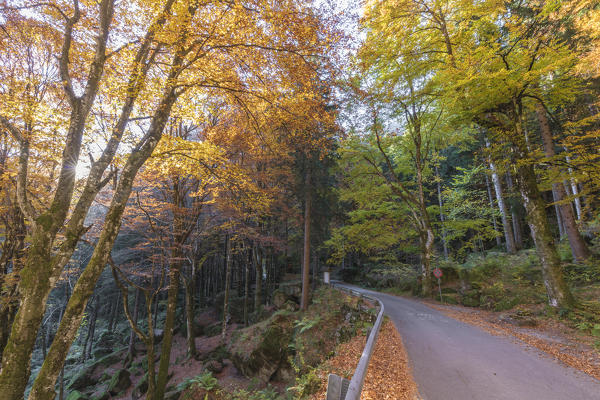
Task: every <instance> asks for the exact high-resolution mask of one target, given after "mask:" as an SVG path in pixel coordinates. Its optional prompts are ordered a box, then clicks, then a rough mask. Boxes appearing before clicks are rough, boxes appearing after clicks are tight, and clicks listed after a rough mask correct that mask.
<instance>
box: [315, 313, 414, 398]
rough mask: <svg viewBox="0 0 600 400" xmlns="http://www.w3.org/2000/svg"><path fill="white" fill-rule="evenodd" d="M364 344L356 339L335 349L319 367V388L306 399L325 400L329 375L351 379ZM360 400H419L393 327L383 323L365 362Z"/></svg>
mask: <svg viewBox="0 0 600 400" xmlns="http://www.w3.org/2000/svg"><path fill="white" fill-rule="evenodd" d="M365 342H366V337H365V336H364V335H358V336H356V337H354V338H353V339H351V340H350V341H349V342H346V343H342V344H341V345H339V346H338V348H337V349H336V354H335V355H334V356H333V357H332V358H330V359H329V360H327V361H326V362H325V363H324V364H322V365H321V366H320V367H319V373H318V375H319V378H320V379H321V387H320V389H319V391H318V392H317V393H315V394H313V395H312V396H311V397H310V400H321V399H324V398H325V396H326V393H327V377H328V375H329V374H330V373H332V374H336V375H339V376H342V377H344V378H347V379H350V378H351V377H352V374H353V373H354V369H355V368H356V365H357V364H358V361H359V359H360V356H361V354H362V351H363V348H364V346H365ZM361 398H362V399H365V400H416V399H419V397H418V393H417V386H416V384H415V381H414V379H413V376H412V372H411V370H410V366H409V362H408V357H407V355H406V351H405V350H404V345H403V344H402V338H401V337H400V334H399V333H398V331H397V330H396V328H395V327H394V324H393V323H392V322H391V321H389V320H387V319H386V321H385V322H384V324H383V326H382V327H381V332H380V333H379V336H378V338H377V344H376V345H375V351H374V353H373V356H372V357H371V360H370V362H369V368H368V370H367V376H366V378H365V383H364V386H363V391H362V395H361Z"/></svg>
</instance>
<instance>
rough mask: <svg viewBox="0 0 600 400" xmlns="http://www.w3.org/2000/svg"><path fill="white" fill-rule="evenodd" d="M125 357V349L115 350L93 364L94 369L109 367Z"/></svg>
mask: <svg viewBox="0 0 600 400" xmlns="http://www.w3.org/2000/svg"><path fill="white" fill-rule="evenodd" d="M122 359H123V349H121V350H118V351H115V352H113V353H110V354H107V355H105V356H102V357H101V358H100V359H99V360H98V361H95V362H94V363H93V364H92V367H93V368H94V370H95V369H96V368H98V367H108V366H110V365H113V364H116V363H118V362H119V361H121V360H122Z"/></svg>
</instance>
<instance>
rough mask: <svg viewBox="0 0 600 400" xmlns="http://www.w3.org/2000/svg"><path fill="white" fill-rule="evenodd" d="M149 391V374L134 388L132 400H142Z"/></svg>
mask: <svg viewBox="0 0 600 400" xmlns="http://www.w3.org/2000/svg"><path fill="white" fill-rule="evenodd" d="M147 391H148V374H145V375H144V377H143V378H142V379H140V381H139V382H138V383H137V385H135V387H134V388H133V392H132V393H131V398H132V399H133V400H137V399H140V398H142V397H143V396H144V394H146V392H147Z"/></svg>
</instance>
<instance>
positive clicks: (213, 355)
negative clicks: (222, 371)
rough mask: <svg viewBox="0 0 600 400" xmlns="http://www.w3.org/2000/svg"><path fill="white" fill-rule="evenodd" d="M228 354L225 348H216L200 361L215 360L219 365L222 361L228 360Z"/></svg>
mask: <svg viewBox="0 0 600 400" xmlns="http://www.w3.org/2000/svg"><path fill="white" fill-rule="evenodd" d="M229 356H230V354H229V351H228V350H227V347H226V346H222V345H221V346H217V347H216V348H215V349H214V350H211V351H210V352H208V353H207V354H206V355H204V356H203V357H202V361H204V362H207V361H210V360H216V361H219V362H220V363H222V362H223V360H224V359H226V358H229Z"/></svg>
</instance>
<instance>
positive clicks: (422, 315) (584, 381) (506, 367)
mask: <svg viewBox="0 0 600 400" xmlns="http://www.w3.org/2000/svg"><path fill="white" fill-rule="evenodd" d="M341 286H346V287H348V288H352V289H354V290H357V291H360V292H363V293H368V294H370V295H372V296H374V297H377V298H379V299H380V300H381V301H382V302H383V304H384V307H385V313H386V315H388V316H389V317H390V319H391V320H392V321H393V322H394V325H396V328H397V329H398V332H400V335H401V336H402V340H403V341H404V347H405V348H406V352H407V353H408V357H409V359H410V363H411V367H412V371H413V375H414V378H415V381H416V383H417V386H418V387H419V393H420V396H421V398H422V399H423V400H596V399H598V400H600V381H598V380H596V379H594V378H592V377H590V376H589V375H586V374H584V373H582V372H580V371H577V370H575V369H573V368H570V367H566V366H564V365H563V364H559V363H558V362H556V361H554V360H552V359H550V358H549V357H546V356H540V355H539V353H540V352H539V351H538V350H537V349H528V348H526V347H525V345H519V344H517V343H514V342H512V341H511V340H510V339H508V338H504V337H497V336H493V335H490V334H489V333H487V332H485V331H483V330H481V329H479V328H477V327H474V326H471V325H468V324H465V323H462V322H460V321H457V320H455V319H453V318H449V317H447V316H445V315H444V314H442V313H441V312H439V311H437V310H435V309H432V308H430V307H427V306H426V305H424V304H422V303H419V302H418V301H414V300H410V299H406V298H401V297H395V296H390V295H386V294H382V293H378V292H373V291H370V290H365V289H361V288H358V287H355V286H350V285H341Z"/></svg>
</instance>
